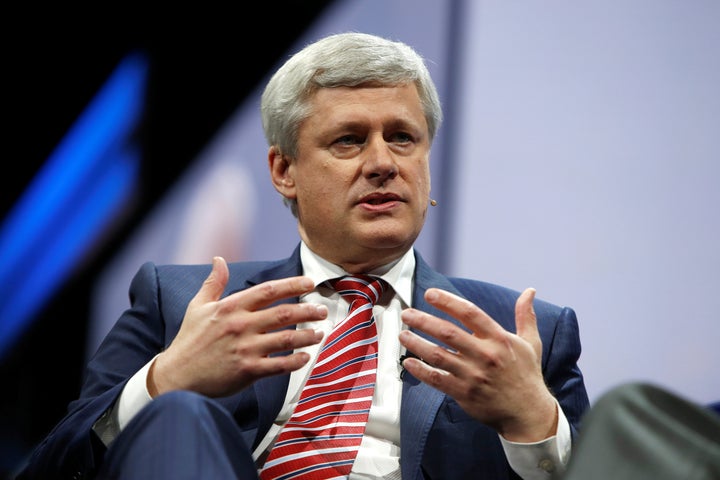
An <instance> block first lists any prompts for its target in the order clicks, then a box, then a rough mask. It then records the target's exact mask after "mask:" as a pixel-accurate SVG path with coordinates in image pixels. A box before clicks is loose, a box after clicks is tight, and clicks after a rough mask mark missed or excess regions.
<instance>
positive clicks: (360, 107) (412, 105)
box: [309, 83, 424, 123]
mask: <svg viewBox="0 0 720 480" xmlns="http://www.w3.org/2000/svg"><path fill="white" fill-rule="evenodd" d="M310 106H311V115H310V119H309V120H311V121H312V120H321V121H323V122H329V123H333V122H339V121H342V120H345V119H347V117H349V116H352V117H353V118H354V119H355V120H358V119H362V118H367V119H378V118H381V117H382V118H384V117H388V118H392V119H404V120H409V121H424V111H423V108H422V103H421V101H420V96H419V94H418V91H417V87H416V86H415V84H414V83H405V84H401V85H396V86H360V87H334V88H322V89H320V90H318V91H317V92H316V93H315V95H314V96H313V98H312V99H311V100H310Z"/></svg>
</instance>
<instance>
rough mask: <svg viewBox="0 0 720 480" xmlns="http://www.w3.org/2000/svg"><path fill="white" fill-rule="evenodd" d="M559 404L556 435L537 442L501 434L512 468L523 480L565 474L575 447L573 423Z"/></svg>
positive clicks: (537, 479)
mask: <svg viewBox="0 0 720 480" xmlns="http://www.w3.org/2000/svg"><path fill="white" fill-rule="evenodd" d="M555 404H556V406H557V411H558V426H557V431H556V432H555V435H553V436H551V437H548V438H546V439H545V440H541V441H539V442H533V443H518V442H511V441H509V440H505V439H504V438H503V437H502V435H499V437H500V442H502V446H503V450H505V456H506V457H507V459H508V463H510V467H511V468H512V469H513V470H514V471H515V473H517V474H518V475H520V477H521V478H523V480H540V479H549V478H552V476H553V475H557V474H559V473H562V472H564V471H565V466H566V465H567V461H568V458H569V457H570V449H571V446H572V440H571V436H570V424H569V423H568V420H567V417H565V414H564V413H563V411H562V408H560V405H559V404H558V403H557V400H555Z"/></svg>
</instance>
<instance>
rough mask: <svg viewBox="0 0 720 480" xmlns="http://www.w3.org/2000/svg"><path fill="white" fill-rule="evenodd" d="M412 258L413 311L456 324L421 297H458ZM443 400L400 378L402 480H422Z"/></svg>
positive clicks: (426, 387)
mask: <svg viewBox="0 0 720 480" xmlns="http://www.w3.org/2000/svg"><path fill="white" fill-rule="evenodd" d="M415 258H416V267H415V288H414V290H413V306H414V308H416V309H418V310H422V311H424V312H428V313H430V314H431V315H435V316H437V317H440V318H445V319H448V320H451V321H452V322H453V323H455V324H458V322H457V321H455V320H454V319H452V318H451V317H449V316H448V315H447V314H446V313H445V312H443V311H441V310H438V309H436V308H435V307H433V306H432V305H430V304H428V303H427V302H426V301H425V299H424V298H423V295H424V294H425V290H427V289H428V288H430V287H435V288H442V289H443V290H447V291H450V292H453V293H455V294H457V295H460V293H459V292H458V291H457V290H456V289H455V287H454V286H453V285H452V284H451V283H450V281H449V280H448V279H447V277H445V276H443V275H441V274H439V273H438V272H436V271H434V270H432V269H431V268H430V267H429V266H428V265H427V264H426V263H425V261H424V260H423V259H422V257H421V256H420V254H418V253H417V252H416V253H415ZM413 331H414V332H415V333H416V334H418V335H420V336H421V337H423V338H426V339H427V340H429V341H431V342H433V343H439V342H438V340H437V339H435V338H433V337H431V336H429V335H427V334H425V333H423V332H420V331H416V330H413ZM444 399H445V394H444V393H442V392H441V391H439V390H437V389H435V388H433V387H430V386H429V385H427V384H425V383H423V382H420V381H419V380H418V379H417V378H415V377H413V376H412V375H411V374H410V373H407V372H406V373H405V375H404V376H403V392H402V406H401V409H400V449H401V454H400V464H401V470H402V472H403V478H409V479H416V478H418V479H420V478H423V476H422V472H421V470H420V466H421V462H422V458H423V452H424V451H425V441H426V439H427V436H428V433H429V431H430V428H431V427H432V425H433V423H434V422H435V417H436V415H437V412H438V409H439V408H440V405H441V404H442V402H443V400H444Z"/></svg>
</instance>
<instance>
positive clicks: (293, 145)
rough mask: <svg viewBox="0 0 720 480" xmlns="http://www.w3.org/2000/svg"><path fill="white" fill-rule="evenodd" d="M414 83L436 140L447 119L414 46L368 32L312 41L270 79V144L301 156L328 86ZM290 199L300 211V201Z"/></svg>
mask: <svg viewBox="0 0 720 480" xmlns="http://www.w3.org/2000/svg"><path fill="white" fill-rule="evenodd" d="M409 82H414V83H415V85H416V87H417V90H418V94H419V95H420V101H421V103H422V107H423V111H424V112H425V120H426V121H427V125H428V133H429V135H430V142H432V140H433V139H434V137H435V133H436V132H437V130H438V128H439V127H440V123H441V122H442V108H441V106H440V99H439V97H438V93H437V90H436V88H435V84H434V82H433V80H432V78H431V77H430V72H429V71H428V69H427V67H426V65H425V62H424V60H423V58H422V57H421V56H420V55H419V54H418V53H417V52H416V51H415V50H414V49H412V48H411V47H410V46H408V45H406V44H404V43H402V42H397V41H392V40H388V39H385V38H382V37H378V36H375V35H370V34H366V33H356V32H348V33H339V34H334V35H330V36H327V37H325V38H322V39H320V40H318V41H316V42H314V43H311V44H309V45H307V46H306V47H305V48H303V49H302V50H300V51H299V52H297V53H296V54H295V55H293V56H292V57H290V59H289V60H288V61H287V62H285V64H284V65H283V66H282V67H280V68H279V69H278V70H277V72H275V74H274V75H273V76H272V78H270V81H269V82H268V84H267V86H266V87H265V91H264V92H263V94H262V98H261V102H260V113H261V115H262V125H263V130H264V131H265V137H266V139H267V141H268V144H269V145H270V146H275V147H277V148H279V150H280V152H281V153H282V154H284V155H288V156H290V157H295V156H296V155H297V142H298V131H299V128H300V124H301V123H302V122H303V121H304V120H305V119H306V118H307V117H308V116H309V115H310V114H311V113H312V112H311V111H310V100H311V99H312V97H313V95H314V94H315V92H317V91H318V90H319V89H322V88H333V87H357V86H361V85H401V84H405V83H409ZM286 203H288V204H289V206H290V208H291V210H292V211H293V214H294V215H296V216H297V211H296V205H294V204H293V202H286Z"/></svg>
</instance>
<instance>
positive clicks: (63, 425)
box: [17, 263, 165, 480]
mask: <svg viewBox="0 0 720 480" xmlns="http://www.w3.org/2000/svg"><path fill="white" fill-rule="evenodd" d="M129 296H130V302H131V306H130V308H128V309H127V310H126V311H125V312H124V313H122V315H121V316H120V318H119V319H118V320H117V322H116V323H115V325H114V326H113V327H112V328H111V330H110V332H109V333H108V335H107V336H106V338H105V339H104V340H103V342H102V344H101V345H100V347H99V348H98V350H97V352H96V353H95V355H94V356H93V358H92V359H91V360H90V362H89V363H88V366H87V369H86V371H85V375H84V382H83V385H82V388H81V391H80V395H79V397H78V398H77V399H76V400H74V401H72V402H71V403H70V404H69V405H68V408H67V412H66V415H65V417H64V418H62V419H61V420H60V422H59V423H58V424H57V425H56V426H55V427H54V428H53V429H52V431H51V432H50V433H49V434H48V435H47V437H45V439H44V440H43V441H42V442H41V443H40V444H39V445H38V446H37V447H36V448H35V450H34V451H33V453H32V454H31V456H30V458H29V460H28V463H27V464H26V466H25V467H24V469H23V470H22V471H21V472H20V474H19V476H18V477H17V478H18V480H28V479H44V480H47V479H64V478H68V479H69V478H92V477H93V475H94V471H95V469H96V466H97V465H98V461H99V459H100V458H101V457H102V455H103V453H104V451H105V446H104V445H103V444H102V442H101V441H100V439H99V438H98V437H97V436H96V435H95V433H94V432H93V430H92V427H93V425H94V424H95V422H96V421H97V420H99V419H100V418H101V417H102V416H103V415H107V414H108V412H109V411H110V409H111V407H112V406H113V405H114V404H115V402H116V400H117V398H118V396H119V395H120V393H121V392H122V389H123V387H124V385H125V383H126V382H127V381H128V379H129V378H130V377H131V376H132V375H133V374H134V373H135V372H136V371H138V370H139V369H140V368H142V366H143V365H145V364H146V363H147V362H148V361H149V360H150V359H152V358H153V357H154V356H155V355H156V354H157V353H158V352H160V351H161V350H162V348H164V340H165V336H164V332H165V323H164V321H163V318H162V315H161V314H160V309H159V295H158V278H157V270H156V268H155V266H154V265H153V264H151V263H146V264H145V265H143V266H142V267H141V268H140V269H139V270H138V272H137V273H136V274H135V277H134V278H133V280H132V283H131V285H130V290H129Z"/></svg>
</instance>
